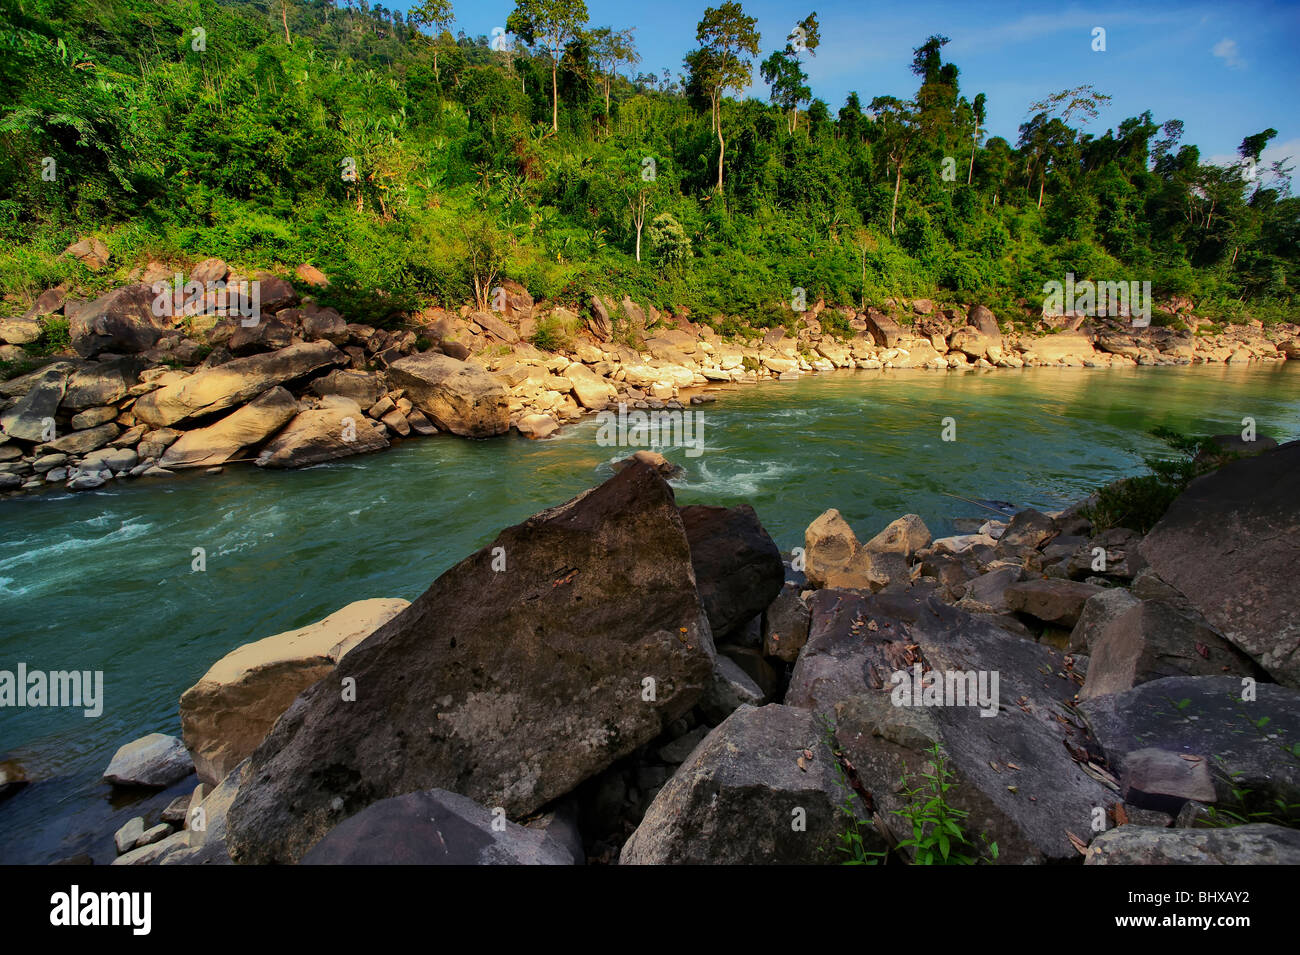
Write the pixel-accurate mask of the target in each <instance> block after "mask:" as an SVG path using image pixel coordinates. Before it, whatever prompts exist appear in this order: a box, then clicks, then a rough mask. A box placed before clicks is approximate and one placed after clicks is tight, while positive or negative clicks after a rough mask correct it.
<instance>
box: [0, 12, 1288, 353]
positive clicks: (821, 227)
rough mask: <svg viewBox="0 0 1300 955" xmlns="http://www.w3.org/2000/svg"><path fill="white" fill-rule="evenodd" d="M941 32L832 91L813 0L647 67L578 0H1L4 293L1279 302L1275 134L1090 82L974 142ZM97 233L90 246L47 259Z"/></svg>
mask: <svg viewBox="0 0 1300 955" xmlns="http://www.w3.org/2000/svg"><path fill="white" fill-rule="evenodd" d="M933 26H934V30H935V31H936V32H934V33H933V34H931V35H928V36H918V37H917V39H916V44H917V45H916V47H915V48H914V50H913V51H912V54H913V56H912V72H913V73H914V74H915V88H914V90H913V92H912V93H911V94H910V96H909V98H907V99H901V98H899V97H898V96H894V95H886V94H884V93H882V92H881V91H874V90H870V89H862V90H860V91H858V92H855V93H852V94H850V95H849V96H848V97H847V99H846V100H845V102H843V103H840V104H832V103H827V102H824V101H822V100H821V99H817V98H815V97H814V96H813V94H812V90H811V88H810V86H809V83H808V75H807V69H808V66H809V63H810V62H811V61H812V59H813V58H815V57H816V56H817V52H818V47H819V46H820V40H821V34H822V31H824V30H827V29H828V28H829V27H828V24H826V23H823V22H819V19H818V17H817V15H816V13H814V12H812V11H809V13H808V15H807V16H806V17H805V18H804V19H802V20H800V21H799V22H798V23H797V24H792V29H791V32H790V34H789V35H788V36H775V37H774V36H762V35H760V33H759V31H758V29H757V22H756V20H755V19H754V18H753V17H751V16H749V15H748V14H747V13H746V12H745V10H744V7H743V4H742V3H737V2H725V3H719V4H717V5H716V6H713V7H709V8H707V9H705V10H704V11H703V13H702V18H701V20H700V22H699V24H698V26H697V29H696V33H695V36H694V38H693V40H692V49H691V52H689V53H688V54H687V55H686V57H685V58H684V60H683V61H682V62H680V63H669V64H650V63H646V62H642V60H641V57H640V56H639V54H638V52H637V46H636V31H635V29H634V27H632V26H631V25H629V24H617V23H616V24H596V23H592V22H590V18H589V15H588V12H587V9H586V6H585V4H584V3H583V2H582V0H519V2H518V3H517V4H516V5H515V8H514V10H513V12H512V13H511V14H510V16H509V18H508V20H507V22H506V23H505V24H503V28H502V29H499V30H496V31H494V33H493V35H492V36H490V37H489V36H468V35H466V34H465V33H464V32H462V31H459V30H457V29H456V21H455V10H454V8H453V5H452V3H450V2H448V0H424V2H423V3H421V4H420V5H418V6H416V7H415V8H413V9H412V10H411V11H410V13H409V14H406V15H404V14H402V13H401V12H399V11H393V10H388V9H386V8H385V7H384V6H383V5H381V4H374V5H369V4H367V2H366V0H346V2H344V3H341V4H340V3H335V2H333V0H252V2H214V0H0V49H2V53H0V88H2V89H3V96H0V246H2V247H0V295H3V296H4V297H5V299H6V302H7V307H8V308H9V309H10V310H11V311H14V312H15V313H17V312H20V311H21V310H22V309H23V308H25V307H26V305H27V303H29V302H30V300H31V299H32V297H34V296H35V295H38V294H39V293H40V292H41V291H43V290H44V289H45V288H48V287H51V286H52V285H55V284H57V283H59V282H70V283H73V284H74V285H76V286H77V287H78V288H80V289H81V290H82V294H83V295H85V294H89V293H90V292H93V291H96V290H97V289H102V288H107V287H110V286H111V285H112V284H113V283H114V282H120V281H121V280H122V279H123V278H124V277H126V275H127V273H128V271H129V270H130V269H131V268H132V267H134V266H137V265H141V264H143V263H144V262H146V261H149V260H161V261H164V262H193V261H197V260H198V259H201V258H204V257H207V256H220V257H222V258H224V259H227V260H229V261H230V262H231V263H235V264H238V265H239V266H241V267H244V268H248V269H252V268H270V269H276V268H284V269H288V270H292V269H293V268H294V267H295V266H296V265H298V264H300V263H311V264H314V265H315V266H317V267H318V268H320V269H322V270H324V272H325V273H327V274H328V275H329V276H330V277H331V279H332V284H331V286H330V288H329V289H328V290H327V291H326V292H324V293H322V297H324V298H327V299H329V300H330V304H335V305H338V306H339V307H341V308H346V309H347V310H348V314H349V316H350V317H353V318H354V320H357V321H362V320H368V321H371V322H373V323H375V324H384V323H386V322H389V321H395V320H397V319H398V318H399V317H400V316H402V315H404V314H406V313H409V312H410V311H412V310H415V309H418V308H420V307H423V306H424V305H428V304H440V305H444V306H447V307H456V306H458V305H460V304H462V303H467V302H476V303H477V305H478V306H479V307H484V306H485V305H486V304H487V301H486V296H487V295H488V291H489V289H490V288H491V287H492V286H493V285H494V284H495V283H496V282H498V281H502V280H505V279H510V280H514V281H517V282H519V283H521V284H522V285H524V286H525V287H526V288H527V289H528V290H529V291H530V292H531V293H532V294H533V295H534V296H535V297H536V298H539V299H541V298H546V299H549V300H553V301H557V302H581V301H584V300H585V299H586V298H587V297H588V296H589V295H590V294H592V293H593V292H602V293H617V294H618V295H619V296H621V295H623V294H628V295H630V296H631V297H632V298H633V299H634V300H637V301H639V302H642V303H645V304H653V305H655V306H657V307H659V308H674V309H683V308H684V309H689V310H690V311H691V312H693V313H696V314H699V315H702V316H705V317H709V318H715V317H716V320H717V321H720V322H722V323H724V324H726V325H727V326H728V330H731V331H737V330H741V329H743V328H761V327H764V326H767V325H770V324H772V323H774V322H777V321H780V320H781V314H782V303H785V304H786V305H788V304H789V303H790V302H791V301H792V296H795V297H798V296H800V295H802V296H804V297H806V300H807V301H808V302H809V303H812V302H814V301H816V300H817V299H824V300H825V301H826V302H828V303H831V304H836V305H849V306H855V307H864V306H866V305H869V304H879V303H881V302H883V301H884V300H885V299H887V298H889V297H893V296H908V297H912V296H928V297H932V298H935V299H937V300H940V301H948V302H953V303H963V304H965V303H983V304H987V305H990V306H992V307H994V308H995V309H1003V310H1007V311H1014V313H1015V314H1016V315H1019V316H1027V315H1033V314H1034V313H1035V312H1037V311H1038V310H1039V309H1040V307H1041V303H1042V299H1043V286H1044V284H1045V283H1047V282H1050V281H1057V282H1061V281H1064V280H1065V277H1066V275H1067V274H1071V275H1073V276H1074V277H1075V278H1076V279H1078V280H1080V281H1082V280H1084V279H1092V280H1098V281H1121V282H1129V281H1150V282H1151V283H1152V288H1153V290H1154V296H1155V298H1156V300H1157V303H1160V302H1169V301H1170V300H1174V299H1180V300H1190V301H1192V302H1194V303H1195V307H1196V309H1197V311H1198V312H1199V313H1201V314H1205V315H1209V316H1211V317H1214V318H1215V319H1216V320H1220V321H1245V320H1247V319H1249V318H1256V319H1260V320H1263V321H1266V322H1267V321H1274V320H1279V319H1282V318H1285V317H1287V316H1289V315H1291V314H1293V312H1294V307H1295V304H1296V287H1297V280H1298V279H1300V254H1298V253H1300V199H1298V198H1297V197H1294V196H1292V195H1291V189H1290V178H1289V173H1290V169H1289V168H1288V167H1286V166H1284V165H1283V164H1281V163H1276V164H1272V165H1271V166H1269V165H1265V164H1263V163H1262V162H1261V159H1260V157H1261V153H1262V152H1263V150H1264V148H1265V147H1266V146H1267V144H1268V142H1269V140H1270V139H1272V138H1273V137H1274V136H1275V135H1276V131H1275V130H1273V129H1266V130H1262V131H1260V132H1258V133H1256V134H1253V135H1250V136H1247V137H1246V138H1245V139H1244V140H1243V141H1242V143H1241V147H1240V150H1239V152H1240V160H1241V161H1240V162H1239V163H1237V164H1235V165H1232V166H1221V165H1213V164H1208V163H1206V162H1203V161H1202V157H1201V153H1200V151H1199V150H1198V148H1197V147H1196V146H1195V145H1193V144H1191V143H1187V142H1184V141H1183V138H1182V134H1183V129H1182V123H1181V122H1180V121H1179V120H1178V119H1177V118H1176V117H1164V116H1153V115H1152V113H1151V112H1150V111H1146V112H1141V113H1140V114H1138V115H1135V116H1132V117H1130V118H1128V119H1125V120H1124V121H1123V122H1121V123H1120V124H1119V127H1118V129H1107V130H1105V131H1104V132H1102V131H1100V130H1097V129H1092V128H1089V123H1090V120H1092V119H1094V118H1095V117H1096V115H1097V113H1098V109H1099V108H1100V107H1101V106H1102V105H1103V104H1105V103H1106V102H1107V101H1108V100H1109V97H1108V96H1107V95H1106V93H1105V92H1104V83H1103V82H1101V81H1100V80H1099V82H1098V83H1097V84H1096V86H1095V87H1094V86H1083V87H1078V88H1075V89H1066V90H1059V91H1058V90H1050V89H1045V90H1043V91H1042V99H1041V100H1040V101H1039V102H1036V103H1032V104H1024V105H1025V107H1026V115H1027V116H1028V118H1027V119H1026V121H1025V122H1024V124H1023V125H1021V127H1020V130H1019V137H1018V139H1017V141H1016V142H1014V143H1013V142H1009V141H1007V140H1006V139H1004V138H1001V137H997V136H989V135H988V134H987V131H986V130H985V128H984V121H985V114H986V98H985V96H984V95H983V94H982V93H979V92H978V91H972V90H969V89H965V88H964V87H963V85H962V82H961V79H962V76H961V69H960V65H959V64H956V63H953V62H950V61H949V60H948V59H946V58H945V46H946V45H947V43H948V38H947V37H945V36H944V35H942V33H941V32H938V31H940V30H942V28H943V25H942V24H934V25H933ZM751 83H753V84H754V86H753V90H754V91H756V92H758V93H760V94H763V95H758V96H749V97H744V96H743V94H744V93H745V91H747V90H749V89H750V87H751ZM87 235H96V236H99V237H100V238H102V239H103V241H104V242H105V243H106V244H107V246H108V248H109V250H110V252H111V262H112V267H111V268H110V269H109V270H107V271H105V272H103V273H99V274H92V273H91V272H89V271H88V270H87V269H86V267H85V266H84V265H82V264H81V263H79V262H77V261H75V260H74V259H72V258H71V257H69V256H65V255H62V254H61V253H62V252H63V250H64V248H65V247H66V246H67V245H68V244H69V243H71V242H74V241H76V240H77V239H78V238H80V237H84V236H87ZM1162 320H1164V321H1169V320H1171V319H1170V316H1168V315H1165V314H1163V313H1159V312H1158V313H1157V321H1162Z"/></svg>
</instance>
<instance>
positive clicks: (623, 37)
mask: <svg viewBox="0 0 1300 955" xmlns="http://www.w3.org/2000/svg"><path fill="white" fill-rule="evenodd" d="M635 32H636V28H635V27H630V28H628V29H626V30H614V29H611V28H610V27H599V28H598V29H595V30H592V31H591V38H590V47H591V55H592V58H593V59H595V61H596V65H597V66H598V67H600V81H601V86H602V87H603V88H604V91H605V115H606V116H608V115H609V91H610V87H611V86H613V84H614V78H615V77H616V76H618V68H619V67H620V66H622V65H623V64H625V63H626V64H627V65H628V66H629V67H632V66H636V64H638V63H640V62H641V54H640V53H638V52H637V51H636V40H635V37H634V36H633V34H634V33H635Z"/></svg>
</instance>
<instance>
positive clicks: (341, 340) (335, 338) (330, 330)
mask: <svg viewBox="0 0 1300 955" xmlns="http://www.w3.org/2000/svg"><path fill="white" fill-rule="evenodd" d="M302 337H303V338H305V339H306V340H307V341H315V340H318V339H324V340H325V341H327V342H332V343H333V344H335V345H346V344H347V343H348V338H349V337H350V333H349V332H348V323H347V322H345V321H344V320H343V316H342V315H340V314H339V313H338V312H336V311H334V309H332V308H322V309H321V310H320V311H317V312H313V313H312V314H310V315H306V316H304V317H303V320H302Z"/></svg>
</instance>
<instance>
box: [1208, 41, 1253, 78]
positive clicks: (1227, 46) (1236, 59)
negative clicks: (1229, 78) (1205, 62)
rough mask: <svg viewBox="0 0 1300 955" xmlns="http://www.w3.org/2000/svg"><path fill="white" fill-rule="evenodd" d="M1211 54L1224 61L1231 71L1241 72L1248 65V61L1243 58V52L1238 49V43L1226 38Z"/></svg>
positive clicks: (1215, 45)
mask: <svg viewBox="0 0 1300 955" xmlns="http://www.w3.org/2000/svg"><path fill="white" fill-rule="evenodd" d="M1210 52H1211V53H1213V54H1214V55H1215V56H1217V57H1219V59H1221V60H1223V62H1224V65H1225V66H1227V67H1228V69H1230V70H1240V69H1242V68H1244V67H1245V65H1246V61H1245V60H1243V59H1242V58H1241V51H1240V50H1238V49H1237V41H1236V40H1230V39H1229V38H1228V37H1226V36H1225V37H1224V38H1223V39H1222V40H1220V41H1219V42H1218V43H1216V44H1214V48H1213V49H1211V50H1210Z"/></svg>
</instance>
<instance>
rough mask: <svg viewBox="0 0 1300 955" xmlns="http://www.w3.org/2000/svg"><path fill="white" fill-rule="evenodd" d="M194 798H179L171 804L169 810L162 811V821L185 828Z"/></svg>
mask: <svg viewBox="0 0 1300 955" xmlns="http://www.w3.org/2000/svg"><path fill="white" fill-rule="evenodd" d="M192 798H193V796H192V794H191V795H190V796H177V797H176V798H175V799H173V800H172V801H171V802H169V803H168V804H167V808H166V809H164V810H163V811H162V821H163V822H170V823H171V824H172V825H174V826H180V827H182V828H184V826H185V819H186V817H187V816H188V815H189V810H190V800H191V799H192Z"/></svg>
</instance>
